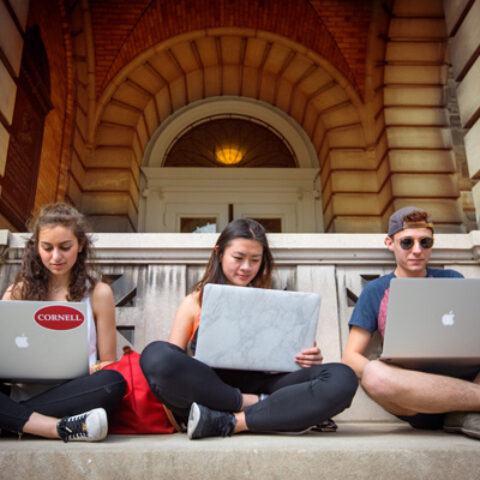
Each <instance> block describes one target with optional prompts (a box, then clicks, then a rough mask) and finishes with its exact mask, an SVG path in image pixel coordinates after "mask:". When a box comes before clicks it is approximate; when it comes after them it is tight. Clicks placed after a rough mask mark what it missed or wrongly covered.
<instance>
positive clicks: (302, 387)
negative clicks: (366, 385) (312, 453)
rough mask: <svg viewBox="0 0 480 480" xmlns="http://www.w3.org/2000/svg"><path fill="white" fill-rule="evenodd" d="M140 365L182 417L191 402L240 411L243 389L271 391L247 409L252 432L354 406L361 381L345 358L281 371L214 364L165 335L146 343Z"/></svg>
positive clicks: (316, 419)
mask: <svg viewBox="0 0 480 480" xmlns="http://www.w3.org/2000/svg"><path fill="white" fill-rule="evenodd" d="M140 365H141V367H142V370H143V373H144V374H145V376H146V378H147V380H148V383H149V385H150V388H151V389H152V391H153V393H154V394H155V395H156V397H157V398H158V399H159V401H160V402H162V403H163V404H165V405H166V406H167V407H168V408H169V409H170V410H172V412H173V413H174V415H175V417H176V418H177V419H178V420H179V421H180V422H182V421H183V422H184V421H186V419H187V418H188V412H189V409H190V406H191V404H192V402H198V403H200V404H202V405H205V406H206V407H209V408H212V409H215V410H222V411H227V412H238V411H240V410H241V406H242V393H253V394H260V393H267V394H269V396H268V397H267V398H266V399H265V400H263V401H262V402H258V403H256V404H255V405H251V406H249V407H247V408H245V410H244V412H245V420H246V423H247V426H248V429H249V430H250V431H252V432H267V431H282V430H285V431H288V430H301V429H305V428H308V427H311V426H313V425H317V424H319V423H321V422H322V421H324V420H326V419H327V418H330V417H333V416H334V415H337V414H338V413H340V412H341V411H343V410H344V409H345V408H347V407H349V406H350V403H351V401H352V398H353V396H354V394H355V391H356V389H357V386H358V380H357V377H356V376H355V373H354V372H353V370H352V369H351V368H350V367H348V366H347V365H344V364H342V363H327V364H325V365H316V366H313V367H310V368H302V369H301V370H298V371H296V372H292V373H277V374H268V373H264V372H253V371H243V370H224V369H212V368H210V367H209V366H208V365H206V364H204V363H202V362H200V361H198V360H196V359H194V358H191V357H189V356H188V355H187V354H186V353H185V352H184V351H183V350H182V349H181V348H179V347H178V346H176V345H173V344H171V343H168V342H161V341H159V342H153V343H150V344H149V345H148V346H147V347H146V348H145V350H144V351H143V353H142V356H141V358H140Z"/></svg>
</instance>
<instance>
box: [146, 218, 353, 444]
mask: <svg viewBox="0 0 480 480" xmlns="http://www.w3.org/2000/svg"><path fill="white" fill-rule="evenodd" d="M272 270H273V258H272V254H271V252H270V248H269V246H268V241H267V237H266V234H265V230H264V229H263V227H262V226H261V225H260V224H259V223H258V222H256V221H254V220H251V219H238V220H234V221H233V222H231V223H229V224H228V225H227V227H226V228H225V229H224V230H223V232H222V233H221V234H220V236H219V238H218V240H217V243H216V245H215V247H214V249H213V251H212V254H211V256H210V260H209V262H208V265H207V268H206V271H205V273H204V275H203V277H202V279H201V280H200V282H198V283H197V284H196V285H195V286H194V288H193V291H192V293H190V294H189V295H187V296H186V297H185V299H184V300H183V301H182V303H181V304H180V306H179V308H178V311H177V313H176V315H175V319H174V322H173V327H172V330H171V332H170V336H169V338H168V342H163V341H157V342H153V343H151V344H150V345H148V346H147V347H146V348H145V350H144V351H143V353H142V356H141V361H140V363H141V366H142V369H143V372H144V374H145V376H146V378H147V380H148V382H149V385H150V387H151V389H152V391H153V392H154V393H155V395H156V396H157V398H158V399H159V401H160V402H162V403H163V404H164V406H165V407H167V409H168V410H170V412H171V413H172V415H173V420H174V421H175V423H177V424H178V425H182V424H183V425H186V424H187V422H188V436H189V438H191V439H195V438H203V437H208V436H230V435H232V434H234V433H237V432H241V431H246V430H249V431H252V432H280V431H282V432H283V431H286V432H287V431H290V432H298V431H303V430H308V429H309V428H310V427H313V426H315V425H318V424H320V423H322V422H323V421H325V420H326V419H328V418H330V417H332V416H334V415H336V414H338V413H340V412H341V411H342V410H344V409H345V408H347V407H348V406H349V405H350V403H351V400H352V398H353V395H354V394H355V391H356V388H357V384H358V382H357V379H356V377H355V374H354V373H353V370H351V369H350V368H349V367H347V366H346V365H344V364H341V363H330V364H325V365H324V364H322V360H323V357H322V355H321V352H320V349H319V348H318V347H317V346H316V345H314V346H312V347H311V348H308V349H305V350H303V351H302V352H299V353H298V355H297V356H296V358H295V360H296V362H297V363H298V364H299V365H300V366H301V367H303V368H302V369H300V370H298V371H295V372H292V373H276V374H272V373H269V372H253V371H244V370H226V369H214V368H210V367H209V366H207V365H206V364H204V363H202V362H200V361H198V360H196V359H195V358H192V357H190V356H188V355H187V354H186V349H187V345H188V343H189V342H190V346H191V349H192V350H195V344H196V335H197V331H198V325H199V321H200V312H201V305H202V295H203V288H204V287H205V285H207V284H208V283H220V284H230V285H235V286H241V287H248V286H254V287H258V288H269V287H270V283H271V275H272Z"/></svg>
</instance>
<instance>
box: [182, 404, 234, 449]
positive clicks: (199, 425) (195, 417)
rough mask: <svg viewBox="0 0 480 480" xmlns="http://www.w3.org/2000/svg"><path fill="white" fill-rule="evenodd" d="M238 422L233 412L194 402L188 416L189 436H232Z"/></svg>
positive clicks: (192, 437)
mask: <svg viewBox="0 0 480 480" xmlns="http://www.w3.org/2000/svg"><path fill="white" fill-rule="evenodd" d="M236 423H237V421H236V419H235V417H234V415H233V413H228V412H219V411H218V410H211V409H210V408H207V407H204V406H203V405H199V404H198V403H195V402H194V403H192V406H191V408H190V414H189V416H188V425H187V434H188V438H189V439H190V440H195V439H197V438H205V437H230V436H231V435H233V430H234V428H235V424H236Z"/></svg>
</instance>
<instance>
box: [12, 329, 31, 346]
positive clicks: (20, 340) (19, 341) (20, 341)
mask: <svg viewBox="0 0 480 480" xmlns="http://www.w3.org/2000/svg"><path fill="white" fill-rule="evenodd" d="M15 344H16V345H17V347H18V348H28V346H29V345H28V337H27V336H26V335H25V334H24V333H22V334H21V335H19V336H18V337H15Z"/></svg>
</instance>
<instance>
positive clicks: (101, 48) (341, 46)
mask: <svg viewBox="0 0 480 480" xmlns="http://www.w3.org/2000/svg"><path fill="white" fill-rule="evenodd" d="M371 4H372V2H370V1H368V0H313V1H311V2H307V1H304V0H298V1H291V0H264V1H263V2H260V1H256V2H254V1H251V2H246V1H244V0H231V1H228V2H227V1H211V0H210V1H208V0H196V1H192V0H190V1H189V0H164V1H162V2H149V1H148V0H139V1H136V2H130V1H128V0H120V1H117V0H96V1H95V2H91V6H90V8H91V12H92V25H93V31H94V41H95V60H96V74H97V77H96V90H97V96H99V95H101V93H102V91H103V89H104V88H105V87H106V85H107V84H108V82H109V81H110V80H111V79H112V78H113V77H114V76H115V75H116V74H117V73H118V72H119V70H120V69H121V68H122V67H123V66H124V65H125V64H127V63H128V62H130V61H131V60H132V59H133V58H134V57H135V56H137V55H138V54H140V53H141V52H142V51H144V50H145V49H147V48H149V47H151V46H153V45H155V44H156V43H159V42H161V41H163V40H166V39H167V38H169V37H173V36H175V35H179V34H182V33H186V32H189V31H194V30H199V29H204V28H217V27H248V28H255V29H262V30H266V31H271V32H275V33H277V34H280V35H283V36H285V37H287V38H290V39H292V40H294V41H296V42H299V43H301V44H303V45H305V46H306V47H308V48H310V49H312V50H314V51H316V52H318V53H319V54H320V55H321V56H323V57H325V58H326V59H327V60H328V61H330V62H331V63H332V64H333V65H335V66H336V68H338V69H339V70H340V71H341V72H342V73H343V75H345V77H346V78H347V80H348V81H349V82H350V83H352V85H354V86H355V88H356V89H357V91H358V92H359V93H360V94H363V91H364V76H365V57H366V46H367V36H368V28H369V22H370V15H371Z"/></svg>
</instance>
